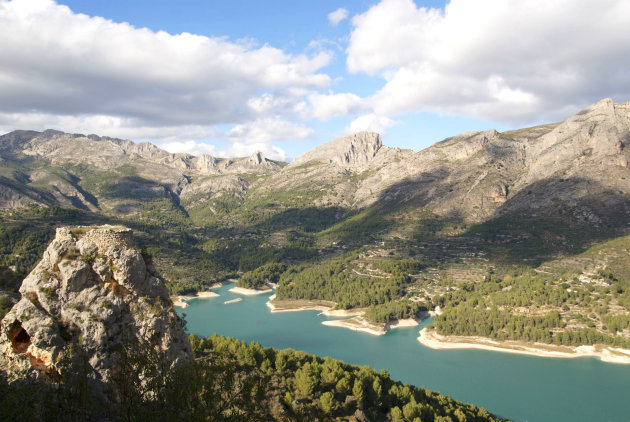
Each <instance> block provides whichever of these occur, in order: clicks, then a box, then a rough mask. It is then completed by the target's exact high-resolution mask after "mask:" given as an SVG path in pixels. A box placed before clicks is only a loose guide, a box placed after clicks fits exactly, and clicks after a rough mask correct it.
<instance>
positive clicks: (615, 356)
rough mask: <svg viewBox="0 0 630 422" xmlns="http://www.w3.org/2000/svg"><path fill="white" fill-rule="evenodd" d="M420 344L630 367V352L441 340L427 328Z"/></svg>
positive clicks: (456, 338)
mask: <svg viewBox="0 0 630 422" xmlns="http://www.w3.org/2000/svg"><path fill="white" fill-rule="evenodd" d="M418 341H419V342H420V343H421V344H422V345H423V346H426V347H429V348H431V349H439V350H453V349H479V350H489V351H493V352H503V353H518V354H522V355H531V356H540V357H547V358H579V357H589V356H590V357H597V358H600V359H601V360H602V361H604V362H609V363H625V364H630V350H627V349H619V348H614V347H607V346H603V345H595V346H577V347H569V346H556V345H552V344H545V343H525V342H519V341H496V340H492V339H489V338H485V337H474V336H442V335H440V334H437V333H436V332H435V331H434V330H431V329H427V328H424V329H422V330H421V331H420V336H419V337H418Z"/></svg>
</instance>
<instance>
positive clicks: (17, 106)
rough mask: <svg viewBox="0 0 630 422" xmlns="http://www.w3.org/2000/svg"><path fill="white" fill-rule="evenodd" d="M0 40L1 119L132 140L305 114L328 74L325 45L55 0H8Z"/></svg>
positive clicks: (0, 2)
mask: <svg viewBox="0 0 630 422" xmlns="http://www.w3.org/2000/svg"><path fill="white" fill-rule="evenodd" d="M0 45H2V59H1V60H0V98H1V99H2V101H0V122H3V127H7V126H10V127H12V128H16V127H18V125H20V126H21V125H23V124H27V123H29V122H31V123H34V122H37V121H39V122H40V123H42V124H43V123H48V122H50V123H53V124H51V126H57V125H65V126H64V127H63V128H62V129H65V130H69V131H78V130H83V129H81V128H87V129H89V131H93V132H96V133H99V134H108V135H112V136H122V137H132V138H134V139H137V138H138V137H139V138H143V139H144V138H150V137H154V136H155V137H157V138H158V139H166V138H169V137H170V136H171V135H170V133H171V132H173V131H174V130H175V129H177V128H178V130H180V131H184V130H185V131H188V130H192V131H193V133H197V134H201V135H203V134H207V133H209V132H213V129H212V126H213V125H229V124H236V125H248V124H249V125H255V123H247V122H256V121H257V120H258V119H260V118H264V117H266V116H270V115H276V114H283V115H285V116H288V118H291V117H295V118H299V117H300V116H301V115H303V114H305V111H304V108H305V107H306V103H305V101H304V98H303V96H304V92H306V91H308V92H311V91H312V90H314V89H319V88H322V87H326V86H328V85H329V83H330V78H329V76H328V75H326V74H325V73H322V72H321V69H322V67H324V66H326V65H327V64H328V63H329V62H330V60H331V53H329V52H327V51H320V52H317V53H315V54H313V55H309V56H307V55H299V54H298V55H295V54H288V53H286V52H284V51H282V50H280V49H277V48H274V47H271V46H268V45H263V46H256V45H254V44H253V43H252V42H248V43H245V42H243V43H239V42H232V41H230V40H228V39H227V38H221V37H206V36H199V35H193V34H189V33H181V34H177V35H172V34H168V33H166V32H162V31H158V32H155V31H152V30H149V29H147V28H136V27H133V26H131V25H129V24H126V23H117V22H113V21H111V20H106V19H103V18H100V17H89V16H86V15H82V14H76V13H73V12H72V11H71V10H70V9H69V8H68V7H66V6H62V5H58V4H56V3H55V2H54V1H52V0H36V1H34V0H13V1H10V2H9V1H5V0H0ZM300 96H302V97H300ZM73 123H74V124H76V125H77V126H73V125H72V124H73ZM35 126H38V127H33V126H30V127H28V126H27V127H28V128H33V129H37V128H41V126H40V125H35ZM22 127H24V126H22ZM237 127H238V126H237ZM187 135H189V138H190V136H191V134H190V133H188V134H187ZM259 137H263V136H262V135H259ZM265 139H267V140H273V138H272V137H271V136H267V137H265Z"/></svg>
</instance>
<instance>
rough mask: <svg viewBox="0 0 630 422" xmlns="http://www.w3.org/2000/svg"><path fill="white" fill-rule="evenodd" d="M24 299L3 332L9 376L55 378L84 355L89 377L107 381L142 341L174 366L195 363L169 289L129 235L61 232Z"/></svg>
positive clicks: (24, 289) (0, 343)
mask: <svg viewBox="0 0 630 422" xmlns="http://www.w3.org/2000/svg"><path fill="white" fill-rule="evenodd" d="M20 293H21V295H22V298H21V300H20V301H19V302H18V303H17V304H16V305H15V306H14V307H13V309H11V311H10V312H9V313H8V314H7V315H6V316H5V318H4V319H3V320H2V324H1V326H0V356H1V357H2V358H1V359H0V363H1V365H2V367H3V369H4V370H6V371H7V372H8V373H9V376H10V377H24V376H25V375H30V376H35V377H37V378H40V377H42V376H44V377H45V376H50V375H54V374H56V373H57V372H58V371H59V367H58V366H59V362H61V361H62V360H64V358H66V359H65V361H66V362H67V361H71V362H72V361H73V358H74V357H76V356H77V355H79V354H82V355H83V356H86V357H87V359H88V360H89V362H88V364H89V368H88V370H89V372H90V373H89V376H90V377H91V378H92V379H94V380H96V381H102V382H107V381H108V380H109V379H110V377H111V376H112V374H113V373H114V372H115V371H116V367H117V363H118V358H119V354H118V350H119V349H120V347H121V346H122V345H130V346H131V347H133V345H134V344H137V343H138V342H139V341H148V342H151V343H152V344H153V345H154V346H155V347H157V348H160V349H161V350H162V352H163V354H164V355H165V356H166V358H167V360H168V362H170V363H171V365H177V364H178V363H181V362H183V361H185V360H187V359H189V358H191V357H192V352H191V348H190V344H189V342H188V338H187V337H186V335H185V333H184V331H183V329H182V324H181V320H180V319H179V317H178V316H177V314H176V313H175V311H174V309H173V305H172V303H171V301H170V299H169V296H168V291H167V289H166V286H165V285H164V282H163V280H162V279H161V278H160V276H159V274H158V273H157V272H156V270H155V268H154V267H153V265H152V264H151V262H150V258H149V257H146V258H145V257H143V255H142V254H141V253H140V252H138V251H137V250H135V249H133V234H132V231H131V230H130V229H127V228H124V227H113V226H101V227H78V228H72V229H69V228H59V229H57V233H56V236H55V239H54V240H53V241H52V242H51V243H50V245H49V246H48V248H47V249H46V251H45V252H44V256H43V258H42V260H41V262H40V263H39V264H38V265H37V266H36V267H35V269H33V271H32V272H31V273H30V274H29V275H28V276H27V277H26V278H25V279H24V281H23V283H22V286H21V287H20ZM75 360H76V359H75Z"/></svg>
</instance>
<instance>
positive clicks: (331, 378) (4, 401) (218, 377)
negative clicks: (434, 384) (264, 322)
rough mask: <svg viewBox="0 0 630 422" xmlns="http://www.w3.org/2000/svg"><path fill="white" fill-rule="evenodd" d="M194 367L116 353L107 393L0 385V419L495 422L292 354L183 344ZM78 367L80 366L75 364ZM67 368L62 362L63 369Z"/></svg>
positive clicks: (143, 349)
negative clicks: (192, 356) (117, 360)
mask: <svg viewBox="0 0 630 422" xmlns="http://www.w3.org/2000/svg"><path fill="white" fill-rule="evenodd" d="M190 341H191V345H192V346H193V351H194V353H195V357H196V358H195V359H194V360H192V361H189V362H188V363H185V364H183V365H180V366H179V367H176V368H169V367H168V365H167V364H165V363H164V362H165V357H164V356H163V355H162V354H161V352H159V348H156V347H154V345H152V344H151V343H150V342H142V343H140V344H133V345H131V344H125V345H123V346H121V348H120V349H119V352H120V353H121V354H120V356H121V358H120V364H119V368H120V370H119V372H117V373H116V374H115V375H114V376H113V377H112V380H111V382H110V383H109V384H107V385H102V384H98V383H94V382H93V381H90V380H89V379H88V377H87V376H86V372H85V371H80V370H79V371H76V370H75V371H73V372H72V373H69V372H68V371H66V372H65V373H64V371H63V370H62V371H61V375H59V376H57V377H56V378H54V379H53V383H52V384H51V383H49V382H39V383H34V384H33V382H32V381H30V382H28V383H27V382H26V381H16V382H13V383H11V384H8V383H7V381H6V380H4V379H0V419H2V420H21V421H36V420H37V421H38V420H44V421H46V420H52V421H72V420H103V419H106V420H113V421H116V420H120V421H123V420H124V421H147V420H161V421H170V420H172V421H181V420H188V421H252V420H259V421H266V420H268V421H274V420H275V421H332V420H339V421H360V420H362V421H385V420H386V421H400V422H402V421H408V422H412V421H429V422H430V421H435V422H463V421H499V420H502V419H500V418H498V417H496V416H494V415H492V414H490V413H489V412H488V411H487V410H485V409H481V408H478V407H476V406H474V405H470V404H464V403H461V402H457V401H455V400H453V399H451V398H449V397H446V396H443V395H441V394H439V393H435V392H432V391H429V390H426V389H424V388H417V387H414V386H411V385H408V384H402V383H400V382H395V381H393V380H392V379H391V378H390V377H389V375H388V374H387V372H385V371H380V372H377V371H375V370H373V369H371V368H368V367H365V366H362V367H359V366H353V365H347V364H345V363H343V362H341V361H337V360H334V359H331V358H319V357H316V356H313V355H309V354H307V353H304V352H299V351H295V350H291V349H287V350H275V349H271V348H263V347H261V346H260V345H259V344H257V343H251V344H249V345H248V344H245V343H244V342H241V341H238V340H235V339H230V338H225V337H217V336H213V337H209V338H198V337H196V336H192V335H191V336H190ZM75 358H80V356H75ZM64 363H65V364H69V362H61V365H60V366H61V367H62V368H63V367H64V366H63V365H64Z"/></svg>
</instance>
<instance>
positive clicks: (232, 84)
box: [0, 0, 630, 161]
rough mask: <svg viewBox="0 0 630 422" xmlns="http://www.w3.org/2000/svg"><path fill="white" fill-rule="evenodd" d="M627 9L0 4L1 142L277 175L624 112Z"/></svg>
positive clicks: (529, 1)
mask: <svg viewBox="0 0 630 422" xmlns="http://www.w3.org/2000/svg"><path fill="white" fill-rule="evenodd" d="M629 69H630V1H627V0H554V1H548V0H451V1H447V0H430V1H423V0H415V1H414V0H380V1H378V0H374V1H369V0H337V1H332V0H317V1H295V0H292V1H288V0H267V1H260V0H229V1H228V0H178V1H173V0H169V1H166V0H150V1H149V0H90V1H87V0H66V1H63V0H60V1H57V2H55V1H53V0H13V1H6V0H0V133H6V132H10V131H12V130H16V129H29V130H44V129H49V128H52V129H57V130H61V131H64V132H70V133H84V134H92V133H94V134H98V135H101V136H112V137H118V138H124V139H131V140H133V141H137V142H140V141H149V142H152V143H154V144H156V145H158V146H160V147H162V148H164V149H166V150H168V151H171V152H187V153H191V154H195V155H197V154H202V153H205V154H211V155H214V156H220V157H234V156H246V155H250V154H251V153H253V152H255V151H262V152H263V153H264V154H265V156H267V157H269V158H272V159H278V160H284V161H290V160H291V159H293V158H294V157H296V156H298V155H300V154H303V153H305V152H306V151H308V150H310V149H312V148H313V147H315V146H317V145H320V144H322V143H324V142H327V141H330V140H332V139H334V138H337V137H340V136H344V135H347V134H351V133H354V132H358V131H361V130H369V131H375V132H379V133H380V134H381V136H382V138H383V143H384V144H385V145H388V146H392V147H400V148H410V149H413V150H415V151H419V150H421V149H424V148H426V147H428V146H429V145H431V144H433V143H435V142H437V141H440V140H442V139H444V138H446V137H449V136H453V135H456V134H458V133H462V132H467V131H474V130H486V129H497V130H499V131H504V130H509V129H514V128H519V127H525V126H533V125H536V124H542V123H549V122H554V121H559V120H564V119H566V118H567V117H569V116H571V115H572V114H574V113H576V112H578V111H579V110H581V109H583V108H584V107H586V106H588V105H589V104H592V103H594V102H597V101H598V100H600V99H602V98H608V97H611V98H612V99H613V100H614V101H615V102H626V101H630V70H629Z"/></svg>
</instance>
